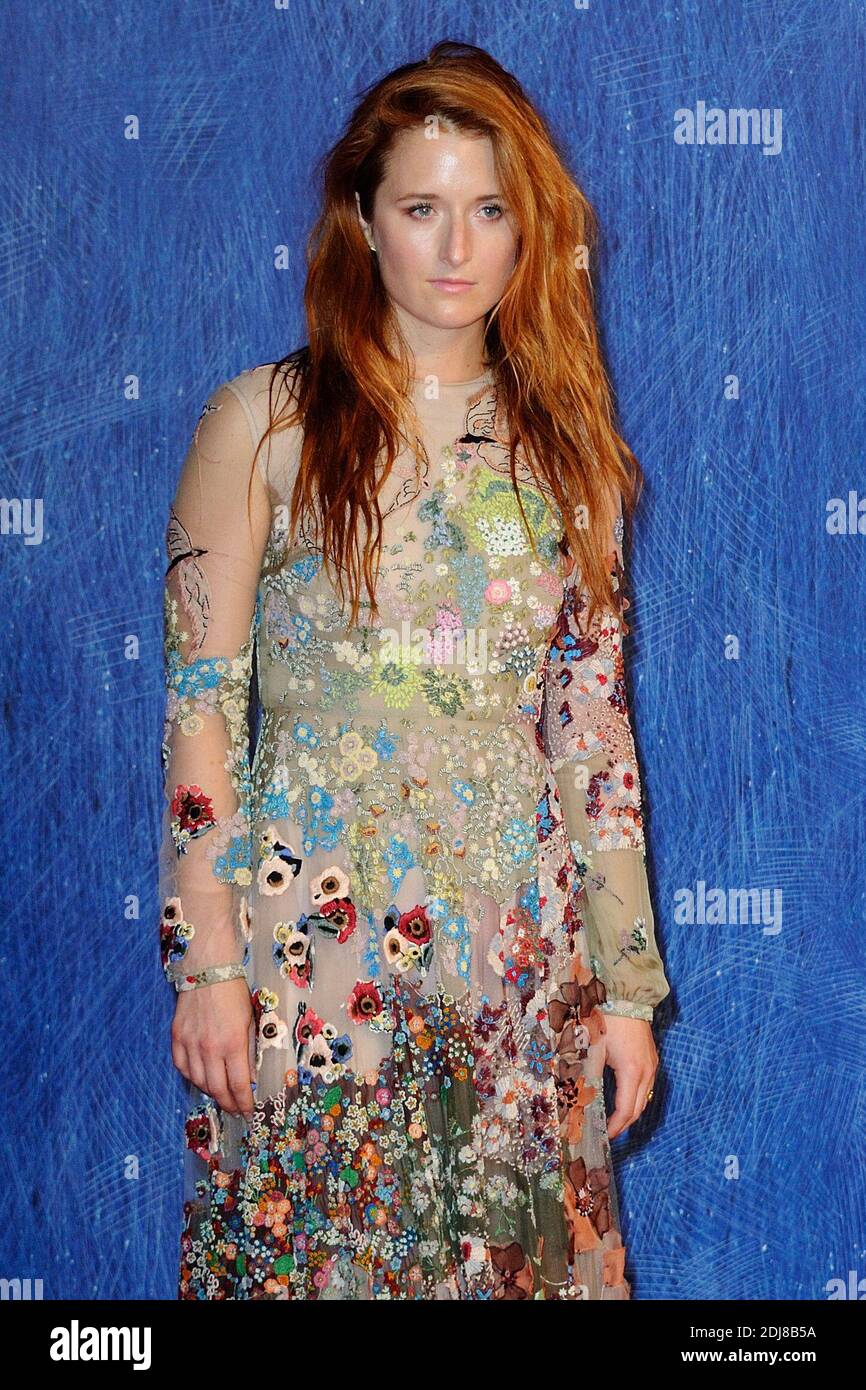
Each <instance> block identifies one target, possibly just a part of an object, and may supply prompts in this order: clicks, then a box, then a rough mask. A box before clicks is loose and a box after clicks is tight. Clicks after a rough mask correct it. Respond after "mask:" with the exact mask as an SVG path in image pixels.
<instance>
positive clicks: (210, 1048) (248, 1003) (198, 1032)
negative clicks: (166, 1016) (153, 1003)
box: [171, 979, 254, 1123]
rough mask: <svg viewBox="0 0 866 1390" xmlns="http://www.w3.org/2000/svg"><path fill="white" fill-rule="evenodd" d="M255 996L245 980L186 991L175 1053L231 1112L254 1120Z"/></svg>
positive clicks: (177, 1018)
mask: <svg viewBox="0 0 866 1390" xmlns="http://www.w3.org/2000/svg"><path fill="white" fill-rule="evenodd" d="M253 1026H254V1015H253V1006H252V999H251V996H250V991H249V986H248V984H247V982H246V980H244V979H237V980H220V981H219V983H217V984H213V985H204V986H202V987H201V988H200V989H189V990H181V992H180V993H179V994H178V996H177V1004H176V1006H175V1013H174V1021H173V1023H172V1025H171V1056H172V1061H173V1062H174V1065H175V1066H176V1067H177V1069H178V1071H179V1072H180V1073H181V1075H182V1076H185V1077H186V1078H187V1080H188V1081H191V1082H192V1083H193V1085H194V1086H197V1087H198V1089H199V1090H200V1091H203V1092H204V1093H205V1094H206V1095H209V1096H211V1097H212V1098H213V1099H214V1100H215V1101H216V1102H217V1104H218V1105H219V1106H220V1107H221V1108H222V1109H223V1110H225V1111H227V1112H228V1113H229V1114H232V1115H239V1114H240V1115H243V1116H244V1119H245V1120H247V1122H248V1123H249V1121H250V1120H251V1119H252V1112H253V1088H252V1081H253V1077H252V1074H251V1058H250V1049H251V1046H252V1033H251V1029H252V1028H253Z"/></svg>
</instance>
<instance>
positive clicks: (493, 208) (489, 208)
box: [408, 203, 505, 222]
mask: <svg viewBox="0 0 866 1390" xmlns="http://www.w3.org/2000/svg"><path fill="white" fill-rule="evenodd" d="M481 210H482V212H485V213H486V212H492V213H494V214H495V215H494V216H493V217H484V218H483V219H482V220H483V221H484V222H495V221H497V219H498V218H499V217H501V216H502V214H503V212H504V211H505V209H504V208H503V207H502V206H501V204H500V203H485V204H484V206H483V208H482V209H481ZM408 211H409V215H410V217H414V216H415V214H416V213H421V212H425V211H429V212H432V211H433V208H432V204H430V203H414V204H413V205H412V207H410V208H409V210H408ZM418 220H419V221H421V222H426V221H427V218H426V217H420V218H419V219H418Z"/></svg>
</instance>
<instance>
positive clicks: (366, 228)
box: [355, 189, 376, 251]
mask: <svg viewBox="0 0 866 1390" xmlns="http://www.w3.org/2000/svg"><path fill="white" fill-rule="evenodd" d="M355 204H356V206H357V209H358V221H359V222H360V224H361V231H362V232H363V233H364V236H365V238H366V241H367V245H368V246H369V248H370V250H371V251H375V250H376V248H375V246H374V245H373V230H372V228H371V226H370V224H369V222H365V221H364V218H363V216H362V215H361V195H360V193H359V192H358V190H357V189H355Z"/></svg>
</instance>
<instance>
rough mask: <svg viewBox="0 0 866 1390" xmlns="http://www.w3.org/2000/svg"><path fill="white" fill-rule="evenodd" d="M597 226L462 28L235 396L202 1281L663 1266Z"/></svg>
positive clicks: (415, 92) (181, 791)
mask: <svg viewBox="0 0 866 1390" xmlns="http://www.w3.org/2000/svg"><path fill="white" fill-rule="evenodd" d="M591 231H592V213H591V209H590V208H589V206H588V204H587V203H586V201H585V199H584V198H583V196H582V195H581V193H580V192H579V191H578V189H577V188H576V187H575V185H574V183H573V182H572V180H571V179H570V177H569V175H568V174H567V172H566V171H565V168H564V166H563V163H562V160H561V158H560V156H559V155H558V153H557V152H556V150H555V147H554V144H553V141H552V139H551V136H550V134H549V132H548V130H547V128H546V126H545V124H544V122H543V121H542V119H541V118H540V117H539V116H538V114H537V113H536V111H535V110H534V109H533V108H532V106H531V105H530V103H529V102H528V100H527V98H526V97H525V95H524V93H523V91H522V89H521V88H520V86H519V85H518V83H517V82H516V81H515V80H514V78H512V77H511V76H510V75H509V74H508V73H506V72H505V71H504V70H503V69H502V68H501V67H500V66H499V65H498V64H497V63H496V62H494V60H493V59H491V58H490V57H489V56H488V55H487V54H485V53H484V52H483V51H482V50H480V49H476V48H472V47H470V46H467V45H458V44H450V43H442V44H438V45H437V46H436V47H435V48H434V49H433V50H432V52H431V53H430V55H429V57H428V58H427V60H426V61H425V62H422V63H417V64H412V65H410V66H407V67H404V68H401V69H399V70H398V71H396V72H394V73H392V74H390V75H389V76H387V77H386V78H385V79H384V80H383V81H381V82H380V83H378V84H377V85H376V86H374V87H373V88H372V89H371V90H369V91H368V92H367V93H366V94H365V96H364V98H363V100H362V101H361V103H360V105H359V106H358V108H357V109H356V111H355V112H354V114H353V115H352V117H351V119H350V121H349V123H348V127H347V130H346V132H345V134H344V135H343V137H342V138H341V140H340V141H339V142H338V143H337V145H336V146H335V147H334V149H333V150H332V151H331V153H330V155H329V158H328V162H327V167H326V174H325V197H324V207H323V211H322V214H321V217H320V220H319V222H318V224H317V226H316V228H315V230H314V234H313V237H312V241H311V248H310V266H309V274H308V280H307V287H306V292H305V304H306V313H307V322H308V329H309V345H308V347H306V348H305V349H302V350H300V351H298V352H295V353H292V354H289V355H288V356H287V357H286V358H283V359H282V360H281V361H279V362H277V363H271V364H266V365H265V366H262V367H259V368H256V369H254V370H250V371H246V372H242V373H241V374H240V375H239V376H238V377H235V378H234V379H232V380H230V381H227V382H224V383H223V384H222V385H221V386H220V387H219V388H218V389H217V390H216V391H215V392H214V393H213V394H212V396H211V397H210V398H209V399H208V401H207V403H206V404H205V407H204V410H203V411H202V416H201V419H200V421H199V424H198V426H197V428H196V431H195V436H194V439H193V441H192V444H191V446H190V450H189V453H188V456H187V459H186V461H185V463H184V467H183V470H182V474H181V478H180V482H179V485H178V488H177V493H176V496H175V499H174V504H173V507H172V512H171V516H170V519H169V530H168V552H169V567H168V572H167V580H166V674H167V684H168V704H167V716H166V726H165V740H164V747H163V754H164V766H165V777H166V793H167V805H166V810H165V825H164V836H163V851H164V852H163V856H162V861H161V862H162V890H163V900H164V910H163V918H162V924H161V941H162V958H163V964H164V967H165V970H166V973H167V975H168V977H169V979H171V980H172V981H173V982H174V983H175V984H176V986H177V988H178V999H177V1010H176V1016H175V1021H174V1025H173V1029H172V1047H173V1058H174V1062H175V1064H176V1066H177V1067H178V1068H179V1070H180V1071H181V1072H182V1073H183V1075H184V1076H185V1077H186V1078H188V1081H189V1083H190V1101H191V1104H190V1112H189V1116H188V1119H187V1123H186V1146H187V1147H186V1163H187V1167H186V1182H187V1187H186V1194H185V1196H186V1201H185V1221H184V1230H183V1235H182V1251H181V1267H180V1279H179V1288H178V1295H179V1297H180V1298H212V1299H222V1298H235V1299H239V1298H282V1299H289V1298H307V1299H314V1298H319V1299H372V1298H398V1299H429V1298H437V1299H472V1298H494V1299H498V1298H506V1299H517V1298H559V1299H574V1298H586V1299H601V1298H627V1297H629V1295H630V1285H629V1283H628V1280H627V1279H626V1275H625V1250H624V1247H623V1243H622V1238H621V1234H620V1229H619V1219H618V1211H617V1200H616V1192H615V1188H614V1184H613V1177H612V1169H611V1155H610V1146H609V1138H611V1137H613V1135H615V1134H618V1133H621V1132H622V1131H623V1130H624V1129H625V1128H626V1127H627V1126H628V1125H629V1124H631V1123H632V1122H633V1121H634V1120H635V1119H636V1118H637V1117H638V1116H639V1115H640V1114H641V1112H642V1110H643V1109H644V1107H645V1105H646V1102H647V1100H648V1098H649V1095H650V1093H651V1087H652V1082H653V1078H654V1076H655V1071H656V1067H657V1061H658V1059H657V1054H656V1050H655V1046H654V1043H653V1038H652V1031H651V1027H650V1023H651V1020H652V1014H653V1006H654V1005H655V1004H656V1003H658V1001H659V1000H660V999H662V998H664V996H665V995H666V994H667V993H668V992H669V986H668V983H667V980H666V979H665V976H664V971H663V967H662V963H661V960H660V958H659V954H658V951H657V948H656V944H655V939H654V929H653V914H652V907H651V903H650V898H649V894H648V890H647V879H646V872H645V865H644V849H643V844H644V842H643V830H642V815H641V799H640V786H639V777H638V767H637V762H636V758H635V751H634V745H633V741H632V735H631V729H630V725H629V719H628V712H627V706H626V692H625V684H624V675H623V661H622V651H621V636H622V633H623V632H625V631H627V630H628V629H627V628H626V626H625V624H624V621H623V618H622V608H623V607H624V606H625V604H624V602H623V600H622V591H621V578H622V549H621V538H622V514H621V506H620V500H619V499H620V498H622V497H625V498H628V499H630V498H632V496H633V493H634V492H635V490H636V487H637V480H638V477H639V470H638V465H637V461H636V460H635V459H634V456H633V455H632V454H631V453H630V451H629V450H628V448H627V446H626V445H625V444H624V443H623V441H622V440H621V439H620V437H619V435H618V434H617V433H616V432H615V430H614V428H613V425H612V423H611V417H612V409H611V402H610V393H609V390H608V386H607V383H606V379H605V375H604V370H603V367H602V363H601V358H600V353H599V346H598V340H597V334H596V327H595V324H594V321H593V311H592V302H591V290H590V283H589V278H588V274H587V272H586V270H585V269H584V268H583V265H584V259H583V253H584V251H585V249H586V247H587V245H588V243H589V239H590V234H591ZM512 450H513V453H512ZM578 575H579V576H580V582H577V576H578ZM347 605H348V606H347ZM254 657H255V658H256V660H257V683H258V691H259V695H260V698H261V706H262V718H261V724H260V727H259V730H258V738H257V742H256V747H255V756H254V758H253V760H252V764H251V763H250V758H249V752H250V748H249V742H250V739H249V735H250V729H249V725H248V723H247V704H248V698H249V692H250V682H251V677H252V670H253V658H254ZM605 1063H607V1064H608V1065H610V1066H611V1067H612V1068H613V1071H614V1073H615V1077H616V1090H617V1103H616V1109H615V1110H614V1112H613V1115H612V1116H611V1118H610V1120H607V1118H606V1115H605V1108H604V1101H603V1096H602V1072H603V1067H604V1065H605Z"/></svg>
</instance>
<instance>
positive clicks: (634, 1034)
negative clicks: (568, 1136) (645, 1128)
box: [604, 1014, 659, 1139]
mask: <svg viewBox="0 0 866 1390" xmlns="http://www.w3.org/2000/svg"><path fill="white" fill-rule="evenodd" d="M604 1025H605V1039H606V1044H607V1045H606V1050H605V1066H608V1067H610V1068H611V1069H612V1070H613V1074H614V1077H615V1078H616V1108H615V1110H614V1111H613V1112H612V1114H611V1115H610V1116H609V1117H608V1121H607V1136H608V1138H609V1139H615V1138H616V1136H617V1135H618V1134H622V1132H623V1130H626V1129H628V1127H629V1125H631V1124H634V1122H635V1120H636V1119H637V1118H638V1116H640V1115H642V1114H643V1112H644V1110H645V1109H646V1104H647V1092H648V1091H650V1090H652V1087H653V1082H654V1081H655V1074H656V1072H657V1071H658V1065H659V1055H658V1052H657V1051H656V1045H655V1039H654V1038H653V1033H652V1028H651V1027H650V1025H649V1024H648V1023H647V1022H646V1020H645V1019H642V1018H623V1017H622V1016H621V1015H619V1014H605V1015H604Z"/></svg>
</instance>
